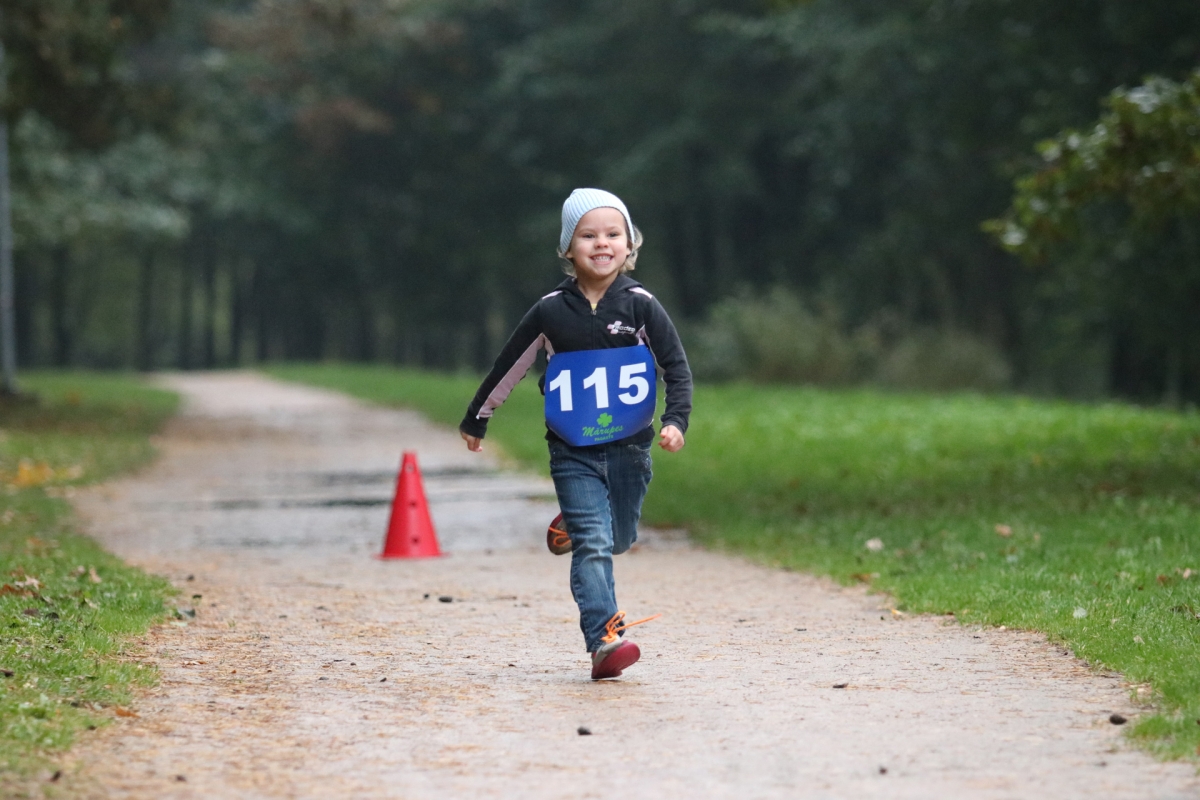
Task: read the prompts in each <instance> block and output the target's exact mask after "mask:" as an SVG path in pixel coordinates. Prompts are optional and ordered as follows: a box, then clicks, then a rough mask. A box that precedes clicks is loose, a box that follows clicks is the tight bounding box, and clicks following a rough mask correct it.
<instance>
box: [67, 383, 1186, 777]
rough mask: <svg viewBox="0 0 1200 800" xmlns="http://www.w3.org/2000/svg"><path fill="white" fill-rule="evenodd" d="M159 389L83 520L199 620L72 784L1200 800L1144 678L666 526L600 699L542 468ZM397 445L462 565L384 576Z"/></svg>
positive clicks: (626, 581) (373, 421)
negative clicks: (1163, 751)
mask: <svg viewBox="0 0 1200 800" xmlns="http://www.w3.org/2000/svg"><path fill="white" fill-rule="evenodd" d="M167 380H168V381H169V384H170V385H171V386H172V387H173V388H175V389H177V390H179V391H181V392H183V393H184V395H185V397H186V398H187V404H186V407H185V411H184V414H183V415H182V416H181V417H180V418H179V419H178V420H176V421H175V422H174V423H173V424H172V425H171V427H170V429H169V430H168V431H167V432H166V433H165V434H164V437H163V440H162V442H161V445H160V446H161V449H162V452H163V457H162V459H161V460H160V461H159V462H158V464H157V465H155V466H154V467H153V468H151V469H148V470H147V471H145V472H144V473H142V474H141V475H138V476H135V477H133V478H130V479H127V480H124V481H121V482H118V483H114V484H110V485H107V486H104V487H99V488H97V489H94V490H91V491H89V492H87V493H85V494H84V495H83V496H81V497H80V498H78V500H77V506H78V507H79V509H80V512H81V514H82V515H83V516H84V518H85V520H86V521H87V524H88V526H89V530H90V531H91V532H92V533H93V534H94V535H95V536H96V537H97V538H99V539H100V540H101V541H102V542H103V543H104V544H105V545H106V546H108V547H109V548H111V549H112V550H114V551H115V552H117V553H118V554H120V555H121V556H123V557H125V558H126V559H128V560H130V561H132V562H134V563H138V564H141V565H143V566H145V567H146V568H147V569H150V570H152V571H155V572H158V573H161V574H164V575H167V576H168V577H170V578H171V580H172V581H173V582H174V583H175V584H176V586H178V587H179V589H180V591H181V594H180V605H181V606H183V607H184V609H185V611H191V610H194V611H195V618H194V619H193V618H187V617H185V619H184V620H181V621H180V622H178V623H177V624H173V625H167V626H164V627H163V628H161V629H159V630H156V631H155V632H153V633H152V634H150V635H149V636H147V637H146V640H145V652H146V660H148V661H151V662H153V663H155V664H156V665H157V666H158V667H159V668H160V669H161V671H162V675H163V680H162V683H161V685H160V686H159V687H157V688H156V689H154V690H152V691H151V692H149V693H148V694H147V695H145V696H144V697H143V698H142V699H141V700H140V702H139V703H138V704H137V706H136V711H137V712H138V714H139V716H138V717H136V718H121V719H117V720H116V721H115V722H114V724H113V725H112V726H110V727H109V728H107V729H105V730H103V731H101V732H100V733H98V734H96V735H95V736H93V737H91V738H90V739H89V740H88V741H86V742H85V743H84V744H82V745H81V746H80V747H79V748H77V749H76V750H75V751H73V752H72V753H71V754H70V757H69V758H68V759H67V760H66V763H65V775H64V777H63V779H62V781H60V785H61V786H62V789H63V790H64V791H66V792H68V793H75V794H78V795H82V796H96V797H136V798H158V797H180V798H183V797H221V798H241V797H244V798H257V797H312V798H318V797H320V798H327V797H389V798H434V797H438V798H445V797H451V798H457V797H535V798H542V797H545V798H555V797H610V796H614V795H618V796H620V795H624V796H634V797H651V798H654V797H663V798H673V797H738V798H759V797H764V798H765V797H781V798H783V797H814V798H824V797H831V798H832V797H838V798H858V797H879V798H896V797H912V798H928V797H970V798H1008V797H1013V798H1016V797H1037V796H1047V795H1054V796H1056V797H1058V798H1068V797H1085V796H1086V797H1092V796H1102V797H1105V798H1126V797H1128V798H1148V797H1155V798H1184V797H1200V781H1197V779H1196V777H1195V775H1194V769H1193V768H1192V767H1190V766H1188V765H1184V764H1159V763H1156V762H1155V761H1153V760H1152V759H1151V758H1150V757H1148V756H1146V755H1144V754H1142V753H1139V752H1137V751H1135V750H1133V749H1131V748H1130V747H1129V746H1127V745H1126V744H1125V743H1124V741H1123V740H1122V738H1121V736H1120V729H1118V728H1116V727H1115V726H1113V725H1111V724H1109V722H1108V721H1107V719H1108V716H1109V714H1111V713H1112V712H1114V711H1117V712H1120V713H1122V714H1125V715H1127V716H1132V715H1134V714H1135V713H1136V711H1137V709H1136V707H1135V706H1134V705H1133V703H1132V702H1131V701H1130V690H1129V687H1127V686H1125V685H1124V684H1122V682H1121V681H1120V679H1119V678H1118V677H1116V676H1105V675H1098V674H1096V673H1093V672H1090V671H1088V670H1087V669H1086V668H1085V667H1084V666H1083V665H1082V664H1080V662H1078V661H1077V660H1075V659H1074V658H1072V657H1070V656H1069V655H1067V654H1065V653H1064V652H1063V651H1062V650H1061V649H1060V648H1056V647H1053V646H1051V645H1049V644H1047V643H1045V642H1044V641H1041V640H1040V639H1039V638H1038V637H1034V636H1030V635H1025V634H1015V633H1012V632H1005V631H995V630H978V629H971V628H963V627H960V626H957V625H955V624H953V623H952V622H951V623H949V624H948V623H947V621H946V620H941V619H936V618H908V617H899V616H896V615H894V614H892V613H891V612H890V611H889V610H888V609H887V607H886V603H885V601H884V600H883V599H881V598H877V597H871V596H868V595H866V594H864V593H863V592H862V591H859V590H847V589H840V588H837V587H834V586H832V585H830V584H828V583H827V582H825V581H821V580H818V579H814V578H811V577H807V576H803V575H797V574H791V573H786V572H781V571H776V570H770V569H766V568H763V567H758V566H754V565H751V564H748V563H746V562H744V561H741V560H738V559H734V558H729V557H726V556H722V555H719V554H714V553H708V552H704V551H700V550H697V549H694V548H692V547H690V546H689V545H688V544H687V543H686V542H685V541H683V540H681V539H679V538H678V537H672V536H668V535H652V534H649V532H648V533H647V535H646V536H645V537H644V541H643V543H641V544H640V545H639V547H638V548H637V549H636V550H635V551H633V552H631V553H629V554H627V555H625V556H621V557H620V558H618V559H617V561H616V575H617V581H618V597H619V598H620V600H621V604H622V607H623V608H624V609H625V610H626V611H627V612H629V614H630V615H631V616H633V617H638V616H644V615H647V614H650V613H653V612H662V613H663V619H662V620H660V621H658V622H655V623H652V624H649V625H645V626H642V627H640V628H637V629H635V631H634V633H636V634H637V635H636V636H635V637H634V638H635V639H637V640H638V641H639V643H641V644H642V647H643V652H644V653H645V655H644V658H643V661H642V662H641V663H639V664H637V665H636V666H634V667H633V668H631V669H630V670H629V671H628V672H627V673H626V676H625V677H623V678H622V679H620V680H618V681H608V682H600V683H593V682H591V681H590V680H588V662H587V659H586V654H584V653H583V652H582V640H581V637H580V634H579V631H578V621H577V616H576V613H575V609H574V605H573V603H572V602H571V599H570V593H569V591H568V588H567V568H568V561H567V558H566V557H563V558H556V557H554V556H552V555H550V554H549V553H548V552H546V550H545V549H544V545H543V537H544V533H545V525H546V522H547V521H548V520H549V519H550V517H551V516H553V514H554V512H555V505H554V503H553V500H552V497H553V491H552V488H551V486H550V484H549V482H548V481H546V480H543V479H540V478H537V477H530V476H527V475H522V474H516V473H512V472H505V471H503V470H501V469H500V468H499V467H498V465H497V464H496V463H495V462H493V461H488V460H485V459H483V458H481V457H479V456H476V455H472V454H470V453H468V452H467V451H466V449H465V447H463V446H462V444H461V442H460V440H459V439H458V436H457V434H456V433H455V432H453V431H447V430H444V429H439V428H435V427H433V426H431V425H430V424H428V423H426V422H425V421H423V420H422V419H421V418H420V417H418V416H417V415H415V414H411V413H407V412H401V411H391V410H382V409H376V408H370V407H366V406H363V405H360V404H357V403H355V402H353V401H351V400H349V399H346V398H344V397H341V396H339V395H336V394H332V393H328V392H323V391H318V390H313V389H306V388H302V387H296V386H290V385H285V384H280V383H277V382H273V381H270V380H268V379H266V378H262V377H259V376H255V375H250V374H240V373H238V374H232V373H230V374H206V375H188V376H176V377H171V378H169V379H167ZM403 450H415V451H417V452H418V453H419V456H420V461H421V467H422V469H423V471H424V475H425V488H426V491H427V494H428V496H429V499H430V504H431V507H432V510H433V515H434V521H435V524H436V525H437V529H438V534H439V538H440V541H441V545H442V548H443V550H445V551H446V552H448V553H450V554H451V555H450V556H448V557H446V558H441V559H430V560H422V561H390V562H382V561H379V560H376V559H374V558H373V557H372V555H373V554H374V553H377V552H378V551H379V550H380V547H381V544H382V534H383V531H384V528H385V526H386V522H387V515H388V503H389V502H390V496H391V492H392V489H393V485H394V479H395V473H396V469H397V466H398V464H399V459H400V453H401V451H403ZM686 455H687V454H686V451H684V453H683V454H681V455H680V456H679V457H683V458H686ZM655 457H656V458H662V457H666V456H664V455H661V454H656V456H655ZM651 491H654V489H653V487H652V488H651ZM442 597H445V598H450V602H441V601H440V600H439V598H442ZM839 686H840V687H842V688H835V687H839ZM580 726H585V727H586V728H588V729H589V730H590V731H591V733H592V735H590V736H584V735H579V733H578V732H577V730H578V729H579V728H580Z"/></svg>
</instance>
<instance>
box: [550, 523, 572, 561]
mask: <svg viewBox="0 0 1200 800" xmlns="http://www.w3.org/2000/svg"><path fill="white" fill-rule="evenodd" d="M546 548H547V549H548V550H549V551H550V552H551V553H554V555H556V556H562V555H566V554H567V553H569V552H571V551H572V550H573V549H574V547H573V546H572V545H571V535H570V534H568V533H567V526H566V525H563V518H562V514H559V515H558V516H557V517H555V518H554V520H553V521H552V522H551V523H550V527H549V528H547V529H546Z"/></svg>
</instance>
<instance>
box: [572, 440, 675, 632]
mask: <svg viewBox="0 0 1200 800" xmlns="http://www.w3.org/2000/svg"><path fill="white" fill-rule="evenodd" d="M550 477H552V478H553V479H554V491H555V493H556V494H557V495H558V505H559V508H560V509H561V510H562V515H563V522H564V523H565V525H566V527H567V533H568V534H570V536H571V546H572V547H573V548H574V550H573V551H572V553H571V594H572V595H573V596H574V597H575V603H576V605H578V606H579V627H580V629H581V630H582V631H583V639H584V642H585V644H586V645H587V651H588V652H589V653H593V652H595V651H596V649H597V648H599V647H600V645H601V644H602V641H601V639H602V637H603V636H604V633H605V627H604V626H605V623H607V622H608V621H609V620H610V619H612V617H613V615H614V614H616V613H617V596H616V592H615V591H614V589H613V570H612V557H613V556H614V555H619V554H621V553H624V552H625V551H626V550H628V549H629V548H630V547H631V546H632V545H633V543H634V542H636V541H637V525H638V520H639V519H641V516H642V499H643V498H645V496H646V489H647V487H649V485H650V478H651V470H650V443H649V442H646V443H644V444H624V443H622V442H613V443H612V444H601V445H592V446H591V447H572V446H571V445H569V444H566V443H565V442H550Z"/></svg>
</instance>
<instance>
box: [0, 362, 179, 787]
mask: <svg viewBox="0 0 1200 800" xmlns="http://www.w3.org/2000/svg"><path fill="white" fill-rule="evenodd" d="M21 388H22V390H23V391H26V392H31V393H36V394H37V396H38V402H36V403H24V402H21V403H13V402H4V403H2V404H0V669H2V670H3V671H4V672H3V673H2V674H0V793H2V794H4V795H5V796H10V795H15V794H17V793H19V792H21V791H23V789H21V788H20V787H21V786H22V785H23V782H24V781H26V780H28V779H30V777H31V776H32V775H34V773H35V772H37V771H38V770H39V769H41V768H43V767H44V766H46V764H48V763H49V762H48V761H47V758H48V757H50V756H52V755H53V754H54V753H56V752H61V751H62V750H64V749H66V748H67V747H69V746H70V745H71V743H72V741H73V739H74V737H75V734H76V733H77V732H78V731H80V730H82V729H86V728H94V727H96V726H98V725H101V724H103V723H104V722H105V721H107V720H109V719H111V718H112V715H113V713H114V707H119V706H122V705H124V704H126V703H128V702H129V700H130V697H131V691H132V690H133V689H134V688H135V687H137V686H143V685H146V684H148V683H150V682H152V681H153V680H154V679H155V677H156V676H155V674H154V672H153V671H152V670H150V669H148V668H143V667H142V666H141V665H140V664H138V663H136V661H135V660H134V659H132V658H131V657H130V649H129V647H130V645H129V642H130V639H131V637H132V636H134V635H137V634H140V633H143V632H145V631H146V630H147V629H148V628H149V626H150V625H152V624H153V623H154V622H156V621H158V620H161V619H162V618H163V614H164V599H165V598H166V597H167V596H168V594H169V591H170V588H169V586H168V584H167V583H166V582H165V581H163V580H162V579H160V578H155V577H152V576H149V575H147V574H145V573H144V572H142V571H141V570H138V569H135V568H133V567H129V566H127V565H125V564H123V563H122V562H121V561H120V560H119V559H117V558H116V557H114V556H112V555H111V554H109V553H107V552H105V551H104V550H103V549H101V548H100V547H99V546H98V545H97V544H96V543H95V542H93V541H92V540H91V539H89V538H87V537H86V536H82V535H80V534H79V533H78V532H77V529H76V525H75V523H74V520H73V519H72V515H71V508H70V505H69V504H68V502H67V501H66V500H65V499H63V498H64V495H67V494H69V493H70V492H71V491H72V488H71V487H75V486H80V485H83V484H87V483H93V482H95V481H98V480H102V479H104V478H107V477H110V476H112V475H114V474H116V473H118V472H121V471H123V470H127V469H131V468H134V467H137V466H139V465H141V464H144V463H145V462H146V461H147V460H148V459H149V458H150V457H151V456H152V455H153V450H152V448H151V446H150V442H149V437H150V434H152V433H153V432H154V431H156V430H157V429H158V428H159V427H160V426H161V424H162V422H163V421H164V420H165V419H166V418H167V417H168V416H169V415H170V414H171V413H172V412H173V410H174V409H175V405H176V400H177V398H176V397H175V395H173V394H171V393H169V392H163V391H158V390H154V389H150V388H147V387H145V386H144V385H142V384H141V383H140V382H138V381H137V380H136V379H134V378H131V377H121V376H101V375H96V374H87V373H78V372H62V373H49V372H46V373H27V374H24V375H22V376H21Z"/></svg>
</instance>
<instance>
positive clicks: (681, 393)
mask: <svg viewBox="0 0 1200 800" xmlns="http://www.w3.org/2000/svg"><path fill="white" fill-rule="evenodd" d="M647 299H648V301H649V302H648V305H647V306H646V317H645V330H646V337H647V342H646V344H647V345H649V347H650V352H652V353H653V354H654V360H655V361H656V362H657V363H658V366H659V368H660V369H661V370H662V374H663V383H665V384H666V387H667V398H666V408H665V409H664V410H663V415H662V429H661V430H660V431H659V434H658V436H659V440H658V443H659V446H660V447H662V449H664V450H666V451H667V452H668V453H675V452H678V451H679V450H681V449H682V448H683V445H684V438H683V435H684V433H686V432H687V428H688V417H690V416H691V413H692V370H691V367H689V366H688V363H687V354H686V353H685V352H684V351H683V343H682V342H681V341H679V333H678V331H676V330H675V325H674V323H672V322H671V318H670V317H669V316H667V311H666V309H664V308H663V307H662V305H661V304H659V302H658V300H656V299H654V298H653V297H649V298H647Z"/></svg>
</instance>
